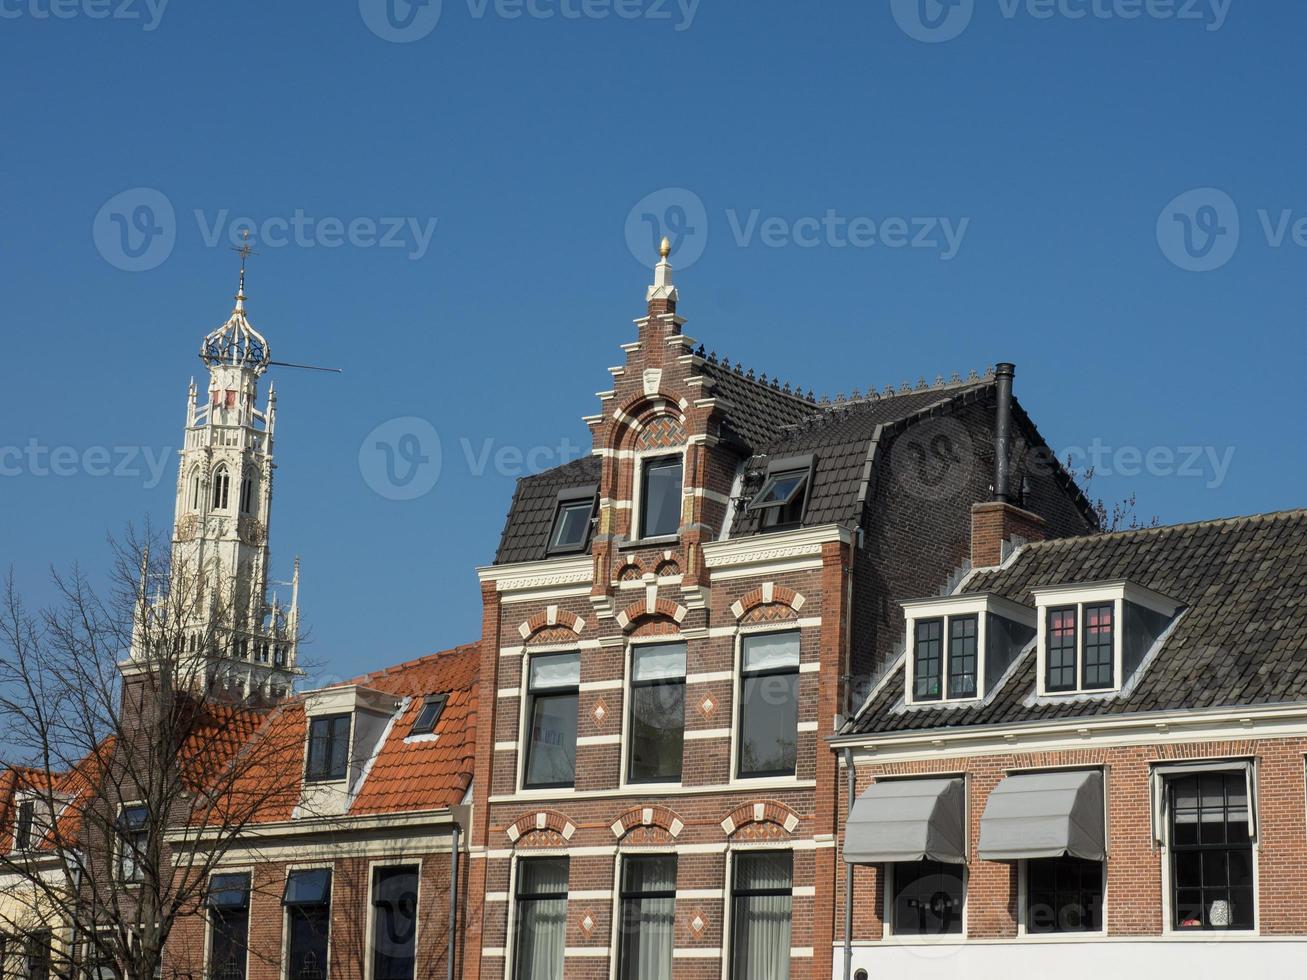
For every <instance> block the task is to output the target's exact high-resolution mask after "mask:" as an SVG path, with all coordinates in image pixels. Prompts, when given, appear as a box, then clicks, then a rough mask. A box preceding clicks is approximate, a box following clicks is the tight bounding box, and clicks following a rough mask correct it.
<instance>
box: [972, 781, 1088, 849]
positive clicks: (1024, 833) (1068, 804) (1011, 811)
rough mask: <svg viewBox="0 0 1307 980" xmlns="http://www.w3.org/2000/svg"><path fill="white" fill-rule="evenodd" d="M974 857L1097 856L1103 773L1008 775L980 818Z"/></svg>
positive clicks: (991, 797)
mask: <svg viewBox="0 0 1307 980" xmlns="http://www.w3.org/2000/svg"><path fill="white" fill-rule="evenodd" d="M979 851H980V857H981V858H982V859H983V860H985V861H1018V860H1022V859H1026V858H1049V857H1062V856H1063V855H1070V856H1071V857H1078V858H1084V859H1085V860H1087V861H1102V860H1103V859H1104V858H1105V857H1106V854H1107V850H1106V847H1105V846H1104V839H1103V773H1102V772H1101V771H1100V770H1098V769H1092V770H1074V771H1067V772H1035V773H1022V774H1019V775H1015V776H1008V777H1007V778H1006V779H1004V780H1003V781H1002V782H1000V783H999V784H998V785H997V786H995V787H994V791H993V792H992V793H990V794H989V801H988V802H987V803H986V804H985V812H984V814H983V815H982V816H981V818H980V849H979Z"/></svg>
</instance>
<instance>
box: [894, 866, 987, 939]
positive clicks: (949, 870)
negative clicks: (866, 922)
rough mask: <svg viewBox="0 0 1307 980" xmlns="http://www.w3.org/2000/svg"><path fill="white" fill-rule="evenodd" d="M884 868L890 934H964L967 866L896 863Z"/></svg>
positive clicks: (920, 935) (907, 935)
mask: <svg viewBox="0 0 1307 980" xmlns="http://www.w3.org/2000/svg"><path fill="white" fill-rule="evenodd" d="M884 868H885V909H886V911H887V914H886V916H885V931H886V933H887V934H889V935H892V936H896V937H911V938H917V937H922V936H927V937H930V936H962V935H963V934H965V932H966V901H967V866H966V865H965V864H948V863H945V862H943V861H930V860H923V861H894V862H891V863H887V864H885V865H884Z"/></svg>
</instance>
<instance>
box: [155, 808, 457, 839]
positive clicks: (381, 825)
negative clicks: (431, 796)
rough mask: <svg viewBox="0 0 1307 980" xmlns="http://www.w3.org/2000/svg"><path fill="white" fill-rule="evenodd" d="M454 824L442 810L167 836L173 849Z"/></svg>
mask: <svg viewBox="0 0 1307 980" xmlns="http://www.w3.org/2000/svg"><path fill="white" fill-rule="evenodd" d="M453 822H454V817H453V813H452V812H451V811H450V810H449V809H447V808H446V809H443V810H414V811H412V812H409V813H381V814H374V815H369V816H362V817H350V816H339V817H323V816H315V817H310V818H307V819H304V820H279V821H277V822H275V823H251V824H247V825H246V826H244V827H242V828H241V829H240V831H239V832H237V833H235V834H233V832H232V831H231V829H230V828H224V827H212V828H210V827H200V828H196V827H185V828H179V829H176V830H170V831H168V832H167V834H166V835H165V836H166V837H167V839H168V842H169V843H170V844H172V845H173V846H174V847H177V846H194V845H200V844H203V843H206V842H208V841H212V840H215V839H217V840H224V841H227V842H228V843H232V842H234V841H235V840H243V841H255V840H275V839H277V838H282V837H302V836H306V835H310V834H344V833H367V832H369V831H376V830H391V829H396V828H418V827H433V828H437V827H448V826H449V825H450V824H452V823H453Z"/></svg>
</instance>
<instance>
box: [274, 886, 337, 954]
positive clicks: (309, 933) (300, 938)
mask: <svg viewBox="0 0 1307 980" xmlns="http://www.w3.org/2000/svg"><path fill="white" fill-rule="evenodd" d="M281 904H282V906H283V907H284V908H285V909H286V980H326V977H327V971H328V959H327V941H328V939H329V938H330V936H331V869H330V868H306V869H302V870H298V871H292V872H291V873H290V874H288V875H287V876H286V890H285V891H284V892H283V893H282V898H281Z"/></svg>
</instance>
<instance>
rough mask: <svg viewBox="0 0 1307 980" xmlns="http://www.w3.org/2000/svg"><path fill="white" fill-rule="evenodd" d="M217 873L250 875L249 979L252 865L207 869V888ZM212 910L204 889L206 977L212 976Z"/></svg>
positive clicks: (247, 970) (247, 965)
mask: <svg viewBox="0 0 1307 980" xmlns="http://www.w3.org/2000/svg"><path fill="white" fill-rule="evenodd" d="M218 875H249V876H250V894H249V898H248V899H247V901H248V902H249V904H250V907H249V908H247V909H246V910H245V914H246V915H247V916H249V917H250V918H249V923H248V925H247V927H246V928H247V929H250V930H251V933H250V934H247V940H246V943H245V980H250V947H251V946H253V945H254V943H253V941H252V939H253V936H252V929H251V927H252V926H253V925H254V908H253V905H254V867H253V866H252V865H249V866H245V865H243V866H241V867H239V868H224V867H217V868H211V869H210V870H209V880H208V887H209V888H212V887H213V879H214V878H216V877H217V876H218ZM212 912H213V910H212V909H211V908H209V898H208V892H207V891H206V892H205V897H204V959H203V963H204V975H205V976H206V977H211V976H213V922H212V920H211V919H210V918H209V916H210V915H211V914H212ZM282 976H283V977H284V976H285V974H284V973H283V974H282Z"/></svg>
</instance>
